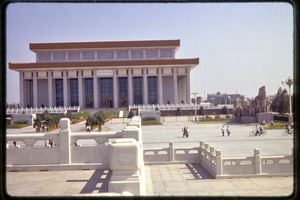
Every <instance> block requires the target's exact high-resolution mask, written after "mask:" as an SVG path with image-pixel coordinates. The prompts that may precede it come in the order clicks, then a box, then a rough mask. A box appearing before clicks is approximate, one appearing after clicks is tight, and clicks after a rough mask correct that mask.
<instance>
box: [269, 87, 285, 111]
mask: <svg viewBox="0 0 300 200" xmlns="http://www.w3.org/2000/svg"><path fill="white" fill-rule="evenodd" d="M281 94H282V88H281V87H279V89H278V91H277V94H276V96H275V98H274V100H273V101H272V104H271V106H270V109H271V110H272V111H273V112H278V110H279V105H280V102H281Z"/></svg>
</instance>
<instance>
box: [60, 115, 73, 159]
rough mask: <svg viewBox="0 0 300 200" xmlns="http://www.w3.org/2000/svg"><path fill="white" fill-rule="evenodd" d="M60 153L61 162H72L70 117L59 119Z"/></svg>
mask: <svg viewBox="0 0 300 200" xmlns="http://www.w3.org/2000/svg"><path fill="white" fill-rule="evenodd" d="M59 125H60V131H59V154H60V164H71V153H70V134H71V129H70V119H68V118H62V119H61V120H60V121H59Z"/></svg>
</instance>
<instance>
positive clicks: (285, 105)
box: [270, 87, 289, 114]
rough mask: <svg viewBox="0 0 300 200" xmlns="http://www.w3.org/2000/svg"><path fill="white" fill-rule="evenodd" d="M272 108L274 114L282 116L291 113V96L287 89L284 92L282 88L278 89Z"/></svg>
mask: <svg viewBox="0 0 300 200" xmlns="http://www.w3.org/2000/svg"><path fill="white" fill-rule="evenodd" d="M270 108H271V110H272V111H273V112H279V113H280V114H284V113H288V112H289V94H288V92H287V90H286V89H284V90H282V88H281V87H280V88H279V89H278V91H277V94H276V96H275V99H274V100H273V101H272V104H271V106H270Z"/></svg>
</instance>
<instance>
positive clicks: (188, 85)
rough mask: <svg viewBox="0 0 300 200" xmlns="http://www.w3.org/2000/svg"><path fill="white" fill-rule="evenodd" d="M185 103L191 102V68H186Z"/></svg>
mask: <svg viewBox="0 0 300 200" xmlns="http://www.w3.org/2000/svg"><path fill="white" fill-rule="evenodd" d="M186 103H187V104H190V103H191V69H190V68H187V69H186Z"/></svg>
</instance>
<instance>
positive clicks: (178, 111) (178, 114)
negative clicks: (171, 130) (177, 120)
mask: <svg viewBox="0 0 300 200" xmlns="http://www.w3.org/2000/svg"><path fill="white" fill-rule="evenodd" d="M175 115H176V116H181V115H182V112H181V109H180V108H177V110H176V114H175Z"/></svg>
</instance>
